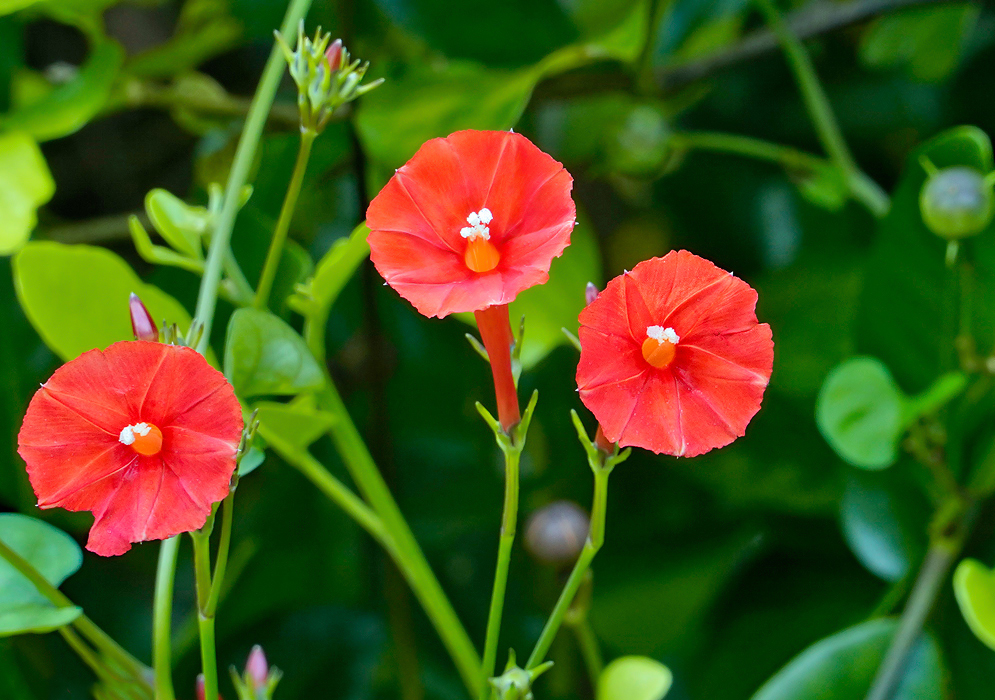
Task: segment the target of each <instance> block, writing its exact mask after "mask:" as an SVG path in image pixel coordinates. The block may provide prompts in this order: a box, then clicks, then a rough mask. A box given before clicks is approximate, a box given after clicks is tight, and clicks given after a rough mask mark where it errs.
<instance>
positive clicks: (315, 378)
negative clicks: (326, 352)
mask: <svg viewBox="0 0 995 700" xmlns="http://www.w3.org/2000/svg"><path fill="white" fill-rule="evenodd" d="M225 376H226V377H228V380H229V381H230V382H231V383H232V385H233V386H234V387H235V392H236V393H237V394H238V395H239V396H242V397H249V396H259V395H263V394H268V395H273V394H299V393H301V392H303V391H308V390H311V389H319V388H321V387H322V386H323V385H324V383H325V377H324V374H323V373H322V371H321V367H319V366H318V363H317V362H316V361H315V359H314V357H312V356H311V352H310V351H309V350H308V347H307V345H306V344H305V343H304V339H303V338H301V337H300V336H299V335H298V334H297V332H296V331H294V329H293V328H291V327H290V326H288V325H287V324H286V323H285V322H284V321H282V320H281V319H280V318H278V317H277V316H274V315H273V314H271V313H269V312H268V311H262V310H260V309H238V310H237V311H236V312H235V313H234V314H232V317H231V321H229V323H228V336H227V341H226V343H225Z"/></svg>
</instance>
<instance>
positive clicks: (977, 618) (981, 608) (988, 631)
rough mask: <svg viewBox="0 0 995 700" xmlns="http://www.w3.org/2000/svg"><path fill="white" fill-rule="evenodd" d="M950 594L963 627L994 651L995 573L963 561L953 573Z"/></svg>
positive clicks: (971, 562) (977, 563)
mask: <svg viewBox="0 0 995 700" xmlns="http://www.w3.org/2000/svg"><path fill="white" fill-rule="evenodd" d="M954 593H955V594H956V596H957V605H959V606H960V612H961V614H962V615H963V616H964V620H965V621H966V622H967V626H968V627H970V628H971V631H972V632H974V634H975V636H977V638H978V639H980V640H981V641H982V642H984V643H985V644H986V645H988V646H989V647H991V648H992V649H993V650H995V571H992V570H991V569H989V568H987V567H986V566H985V565H984V564H982V563H981V562H979V561H977V560H976V559H965V560H964V561H962V562H961V563H960V564H958V565H957V570H956V571H955V572H954Z"/></svg>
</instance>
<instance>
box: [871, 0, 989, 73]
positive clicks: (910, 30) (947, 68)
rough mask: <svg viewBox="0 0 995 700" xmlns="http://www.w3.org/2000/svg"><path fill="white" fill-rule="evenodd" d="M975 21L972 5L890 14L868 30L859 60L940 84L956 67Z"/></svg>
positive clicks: (927, 8) (920, 9) (916, 9)
mask: <svg viewBox="0 0 995 700" xmlns="http://www.w3.org/2000/svg"><path fill="white" fill-rule="evenodd" d="M977 19H978V6H977V5H975V4H974V3H951V4H949V5H939V6H931V7H912V8H908V9H905V10H902V11H900V12H893V13H890V14H888V15H886V16H884V17H881V18H880V19H878V20H877V21H875V22H874V23H873V24H872V25H871V26H870V27H869V28H868V30H867V32H866V33H865V34H864V36H863V39H862V40H861V43H860V58H861V60H863V62H864V63H865V64H866V65H868V66H870V67H872V68H878V69H888V68H904V69H905V70H907V71H908V72H909V73H910V74H911V75H912V77H913V78H916V79H917V80H921V81H924V82H940V81H941V80H943V79H944V78H946V77H947V76H949V75H950V73H952V72H953V71H954V69H956V68H957V63H958V62H959V60H960V57H961V54H962V52H963V48H964V41H965V39H967V37H968V36H969V35H970V33H971V30H972V29H974V26H975V23H976V22H977Z"/></svg>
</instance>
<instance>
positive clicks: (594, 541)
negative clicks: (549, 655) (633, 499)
mask: <svg viewBox="0 0 995 700" xmlns="http://www.w3.org/2000/svg"><path fill="white" fill-rule="evenodd" d="M610 474H611V469H595V470H594V503H593V505H592V506H591V529H590V532H589V534H588V536H587V542H585V543H584V548H583V549H582V550H581V552H580V556H579V557H578V558H577V563H576V564H574V568H573V571H571V572H570V578H568V579H567V583H566V585H565V586H564V587H563V592H562V593H560V598H559V600H557V601H556V606H555V607H554V608H553V612H552V614H551V615H550V616H549V620H547V621H546V626H545V627H543V629H542V634H540V635H539V640H538V641H537V642H536V645H535V648H534V649H533V650H532V655H531V656H529V660H528V662H527V663H526V664H525V668H526V670H531V669H534V668H535V667H537V666H538V665H539V664H541V663H542V662H543V659H545V658H546V652H548V651H549V647H550V645H551V644H552V643H553V640H554V639H555V638H556V633H557V632H559V630H560V625H561V624H562V623H563V618H564V616H565V615H566V614H567V612H568V611H569V610H570V605H571V604H572V603H573V599H574V596H575V595H576V594H577V590H578V589H579V588H580V586H581V584H582V583H583V582H584V574H585V573H586V572H587V569H588V567H589V566H590V565H591V561H592V560H593V559H594V557H595V555H596V554H597V553H598V550H600V549H601V545H602V544H604V541H605V517H606V514H607V510H608V477H609V475H610Z"/></svg>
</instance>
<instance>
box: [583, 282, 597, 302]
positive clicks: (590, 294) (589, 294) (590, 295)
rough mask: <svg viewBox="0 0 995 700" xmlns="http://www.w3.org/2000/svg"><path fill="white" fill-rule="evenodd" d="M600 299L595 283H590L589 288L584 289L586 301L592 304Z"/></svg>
mask: <svg viewBox="0 0 995 700" xmlns="http://www.w3.org/2000/svg"><path fill="white" fill-rule="evenodd" d="M597 298H598V288H597V287H595V286H594V282H588V283H587V287H586V288H585V289H584V300H585V301H586V302H587V303H588V304H590V303H591V302H592V301H594V300H595V299H597Z"/></svg>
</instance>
